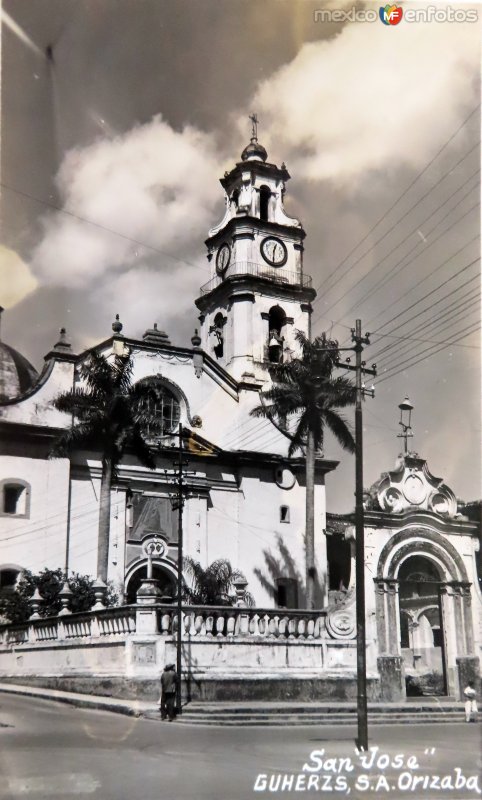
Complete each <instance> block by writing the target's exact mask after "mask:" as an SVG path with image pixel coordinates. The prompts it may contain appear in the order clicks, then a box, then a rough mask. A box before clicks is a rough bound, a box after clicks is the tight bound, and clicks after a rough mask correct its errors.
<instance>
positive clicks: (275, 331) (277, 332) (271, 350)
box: [268, 306, 286, 364]
mask: <svg viewBox="0 0 482 800" xmlns="http://www.w3.org/2000/svg"><path fill="white" fill-rule="evenodd" d="M285 324H286V314H285V312H284V311H283V309H282V308H281V306H273V307H272V308H270V310H269V314H268V360H269V361H271V363H272V364H280V363H281V362H282V361H283V342H284V339H283V335H282V331H283V327H284V326H285Z"/></svg>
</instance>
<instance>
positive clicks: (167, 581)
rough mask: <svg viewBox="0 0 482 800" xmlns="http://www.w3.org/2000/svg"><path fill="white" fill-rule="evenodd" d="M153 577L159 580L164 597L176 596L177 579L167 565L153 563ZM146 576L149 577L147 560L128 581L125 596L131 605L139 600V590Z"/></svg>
mask: <svg viewBox="0 0 482 800" xmlns="http://www.w3.org/2000/svg"><path fill="white" fill-rule="evenodd" d="M152 577H153V578H155V579H156V580H158V581H159V588H160V590H161V593H162V595H163V596H164V597H166V598H168V597H170V598H174V597H175V596H176V579H175V578H174V575H173V574H172V573H171V572H169V571H168V570H167V569H166V568H165V567H163V566H161V565H159V564H156V563H153V565H152ZM144 578H147V561H146V562H144V563H143V564H141V565H140V566H139V567H138V568H137V569H136V570H135V572H133V573H132V575H131V576H130V577H129V578H128V579H127V581H126V590H125V597H126V603H128V604H129V605H130V604H131V603H136V602H137V599H136V598H137V592H138V590H139V587H140V585H141V583H142V581H143V580H144Z"/></svg>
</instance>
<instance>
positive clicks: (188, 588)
mask: <svg viewBox="0 0 482 800" xmlns="http://www.w3.org/2000/svg"><path fill="white" fill-rule="evenodd" d="M183 567H184V571H185V573H186V575H187V576H188V578H189V584H185V585H184V589H183V598H184V600H185V601H186V602H187V603H190V604H192V605H198V606H234V605H235V604H236V600H237V598H236V594H235V589H234V583H235V581H237V580H246V579H245V577H244V575H243V573H242V572H240V570H237V569H233V568H232V566H231V564H230V562H229V561H228V560H227V559H224V558H220V559H218V560H217V561H213V562H212V564H210V565H209V566H208V567H206V568H204V567H202V566H201V564H200V563H199V562H198V561H195V560H194V559H192V558H190V557H189V556H186V557H185V558H184V560H183ZM244 600H245V602H246V604H247V605H253V602H254V601H253V598H252V597H251V595H250V594H249V592H246V593H245V597H244Z"/></svg>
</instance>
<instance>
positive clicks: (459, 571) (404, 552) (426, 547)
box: [377, 528, 469, 583]
mask: <svg viewBox="0 0 482 800" xmlns="http://www.w3.org/2000/svg"><path fill="white" fill-rule="evenodd" d="M413 555H423V556H425V557H427V558H429V559H430V560H431V561H435V562H436V563H437V564H438V565H439V566H441V567H442V569H443V571H444V573H445V581H447V582H448V581H460V582H463V583H468V582H469V580H468V575H467V570H466V568H465V565H464V562H463V560H462V557H461V556H460V554H459V553H458V552H457V550H456V549H455V547H454V546H453V544H452V543H451V542H449V541H448V540H447V539H446V538H445V537H444V536H443V535H442V534H440V533H437V532H436V531H432V530H427V529H426V528H407V529H405V530H401V531H398V533H395V534H394V535H393V536H392V537H391V538H390V539H389V541H388V542H387V543H386V545H385V546H384V548H383V549H382V552H381V553H380V557H379V559H378V566H377V579H383V578H385V579H387V578H388V579H391V580H394V579H396V577H397V575H398V571H399V569H400V567H401V565H402V564H403V562H404V561H405V560H406V559H407V558H409V557H410V556H413ZM442 582H443V581H442Z"/></svg>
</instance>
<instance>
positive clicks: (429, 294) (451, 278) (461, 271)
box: [368, 234, 480, 335]
mask: <svg viewBox="0 0 482 800" xmlns="http://www.w3.org/2000/svg"><path fill="white" fill-rule="evenodd" d="M479 237H480V234H479V235H477V236H474V238H473V239H472V240H471V241H470V242H467V244H472V242H474V241H475V240H476V239H478V238H479ZM467 244H465V245H464V246H463V247H461V248H460V250H457V252H456V253H454V254H453V255H451V256H449V258H447V259H446V260H445V261H444V262H443V263H442V264H440V266H439V267H437V268H436V269H435V270H433V271H432V272H431V273H430V274H429V275H427V276H426V277H425V278H423V279H422V280H421V281H419V282H418V283H417V284H416V286H414V287H413V288H414V289H415V288H417V286H420V284H421V283H423V282H424V281H426V280H427V279H428V278H430V277H431V276H432V275H433V274H434V272H436V271H437V270H438V269H440V267H442V266H444V265H445V264H446V263H447V262H448V261H450V260H451V259H452V258H455V256H456V255H458V254H459V253H460V252H461V251H462V250H463V249H464V248H465V247H467ZM478 262H479V259H478V258H474V260H473V261H471V262H470V263H469V264H466V265H465V266H464V267H462V268H461V269H459V270H458V271H457V272H455V273H454V274H453V275H451V276H450V277H449V278H447V279H446V280H445V281H443V282H442V283H440V284H439V285H438V286H436V287H435V289H432V290H431V291H430V292H427V294H425V295H424V296H423V297H421V298H420V299H419V300H416V301H415V302H414V303H411V305H409V306H408V307H407V308H405V309H403V311H400V312H399V313H398V314H396V315H395V316H394V317H392V318H391V319H389V320H387V322H384V323H383V325H380V327H379V328H377V330H376V331H374V332H373V334H374V335H375V334H376V333H378V332H379V331H381V330H382V329H383V328H385V326H386V325H390V324H391V323H392V322H395V320H396V319H398V318H399V317H402V316H403V315H404V314H406V313H407V312H408V311H410V310H411V309H412V308H415V306H418V305H419V303H423V301H424V300H426V299H427V298H428V297H431V296H432V295H433V294H435V292H438V291H439V290H440V289H442V287H443V286H446V285H447V284H448V283H450V282H451V281H453V280H454V279H455V278H458V277H459V275H462V274H463V273H464V272H466V270H468V269H470V267H473V266H474V264H477V263H478ZM464 285H465V284H464ZM411 291H412V289H409V291H408V292H406V293H405V295H403V297H405V296H406V295H407V294H409V293H410V292H411ZM395 302H398V300H397V301H395ZM392 305H394V303H392ZM389 308H390V306H389ZM378 316H380V314H378ZM374 319H377V317H374ZM371 321H372V320H370V322H371ZM368 324H369V323H368ZM403 324H406V322H405V323H403ZM392 330H397V328H395V329H392ZM389 333H391V331H389Z"/></svg>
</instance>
